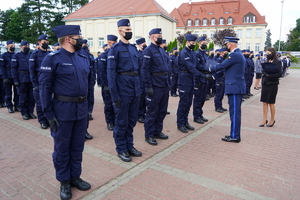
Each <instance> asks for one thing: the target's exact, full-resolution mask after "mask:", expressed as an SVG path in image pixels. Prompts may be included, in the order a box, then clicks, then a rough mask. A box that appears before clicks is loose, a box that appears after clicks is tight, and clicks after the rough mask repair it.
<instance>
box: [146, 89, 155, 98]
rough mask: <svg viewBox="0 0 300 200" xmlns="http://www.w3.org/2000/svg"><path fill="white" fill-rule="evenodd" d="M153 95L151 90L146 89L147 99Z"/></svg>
mask: <svg viewBox="0 0 300 200" xmlns="http://www.w3.org/2000/svg"><path fill="white" fill-rule="evenodd" d="M153 95H154V92H153V88H148V89H147V96H148V97H153Z"/></svg>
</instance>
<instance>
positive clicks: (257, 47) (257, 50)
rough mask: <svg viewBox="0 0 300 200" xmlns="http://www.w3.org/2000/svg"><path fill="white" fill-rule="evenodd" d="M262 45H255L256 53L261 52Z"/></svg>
mask: <svg viewBox="0 0 300 200" xmlns="http://www.w3.org/2000/svg"><path fill="white" fill-rule="evenodd" d="M259 48H260V43H255V52H259V51H260V50H259Z"/></svg>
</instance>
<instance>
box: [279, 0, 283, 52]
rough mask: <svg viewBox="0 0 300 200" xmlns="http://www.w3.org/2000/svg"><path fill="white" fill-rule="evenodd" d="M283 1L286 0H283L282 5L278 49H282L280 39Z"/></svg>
mask: <svg viewBox="0 0 300 200" xmlns="http://www.w3.org/2000/svg"><path fill="white" fill-rule="evenodd" d="M283 1H284V0H282V1H281V3H282V7H281V20H280V31H279V45H278V51H280V39H281V27H282V13H283Z"/></svg>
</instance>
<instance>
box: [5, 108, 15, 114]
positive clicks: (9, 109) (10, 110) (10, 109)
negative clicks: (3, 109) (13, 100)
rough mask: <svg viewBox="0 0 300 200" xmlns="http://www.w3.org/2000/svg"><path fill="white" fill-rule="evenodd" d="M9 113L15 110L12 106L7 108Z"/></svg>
mask: <svg viewBox="0 0 300 200" xmlns="http://www.w3.org/2000/svg"><path fill="white" fill-rule="evenodd" d="M7 110H8V112H9V113H14V112H15V111H14V110H13V109H12V108H7Z"/></svg>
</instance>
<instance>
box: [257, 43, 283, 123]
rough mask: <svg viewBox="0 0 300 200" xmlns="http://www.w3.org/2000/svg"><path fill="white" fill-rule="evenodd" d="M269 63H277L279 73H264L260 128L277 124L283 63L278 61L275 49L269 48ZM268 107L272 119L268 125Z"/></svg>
mask: <svg viewBox="0 0 300 200" xmlns="http://www.w3.org/2000/svg"><path fill="white" fill-rule="evenodd" d="M266 53H267V62H270V63H275V64H276V67H277V73H274V74H268V73H267V72H265V71H264V70H263V71H262V89H261V98H260V101H261V102H263V120H262V123H261V124H260V125H259V127H263V126H265V124H266V125H267V127H272V126H273V125H274V124H275V101H276V95H277V91H278V84H279V78H280V77H281V76H282V63H281V61H280V60H278V59H277V56H276V50H275V49H274V48H271V47H269V48H267V52H266ZM268 107H270V111H271V119H270V121H269V124H268V120H267V116H268Z"/></svg>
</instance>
